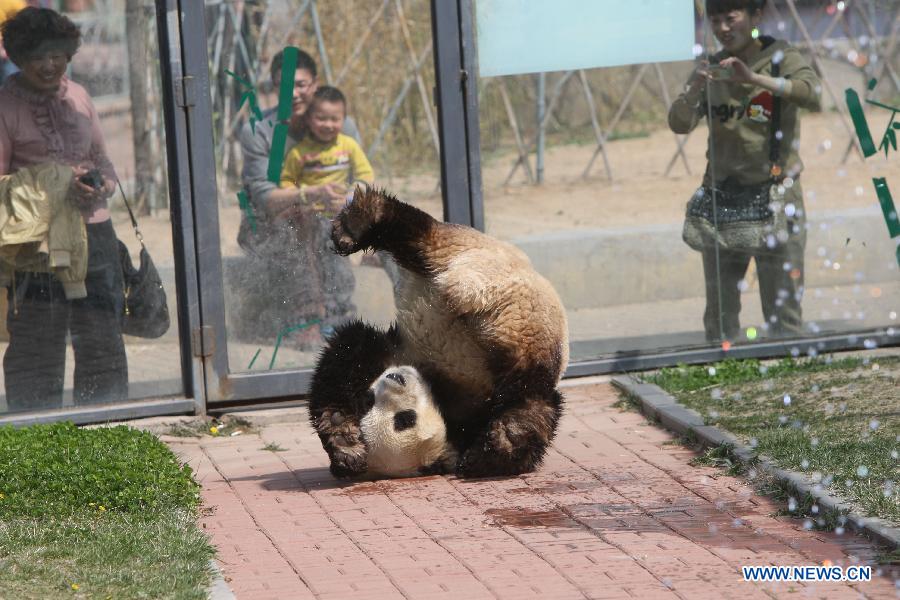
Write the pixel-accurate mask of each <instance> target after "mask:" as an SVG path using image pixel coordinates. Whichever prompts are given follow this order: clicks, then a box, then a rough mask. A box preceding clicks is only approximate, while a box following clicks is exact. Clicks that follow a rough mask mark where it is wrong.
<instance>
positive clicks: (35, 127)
mask: <svg viewBox="0 0 900 600" xmlns="http://www.w3.org/2000/svg"><path fill="white" fill-rule="evenodd" d="M41 4H42V5H44V4H47V3H41ZM53 4H54V5H55V4H56V3H53ZM60 4H61V5H62V6H55V8H61V9H62V14H63V15H66V17H67V18H68V19H70V20H71V21H72V22H74V23H75V24H76V25H77V26H78V27H79V28H80V36H81V37H80V39H81V43H80V47H78V48H77V52H75V54H74V56H72V57H71V61H69V62H68V63H67V52H66V50H65V48H66V45H65V41H64V40H63V41H62V42H61V41H60V40H59V39H56V38H53V39H50V40H49V41H51V42H52V43H51V44H50V46H49V48H50V49H49V50H48V46H47V45H40V44H39V43H38V42H39V40H37V39H27V40H25V44H24V50H23V54H20V55H19V56H17V57H13V56H10V59H11V60H10V61H9V62H6V63H5V64H3V65H2V69H0V70H2V72H3V74H4V76H5V79H6V80H5V82H4V87H3V90H2V91H0V98H2V103H3V108H2V110H0V113H2V116H0V119H2V120H3V121H4V125H5V127H4V128H3V131H4V132H5V133H4V134H3V135H2V136H0V137H2V139H0V147H2V150H0V156H2V160H0V175H3V178H2V181H3V184H2V185H4V186H9V187H5V188H4V191H5V192H6V193H7V195H6V196H5V200H6V209H5V210H6V214H5V215H4V218H5V219H8V220H7V221H6V227H4V232H5V233H4V240H3V245H2V249H3V260H2V261H0V262H2V266H3V272H4V276H5V277H6V280H5V284H6V285H8V287H7V294H4V295H3V300H2V302H3V304H4V307H3V311H4V315H6V319H4V320H3V325H2V332H0V348H2V352H3V354H4V369H3V375H2V377H3V395H2V396H0V413H16V412H20V411H26V410H36V409H52V408H64V407H73V406H74V407H86V406H97V405H103V404H110V403H121V402H125V401H129V400H136V399H143V398H160V397H164V396H172V395H181V394H183V393H184V389H183V383H182V366H181V356H180V350H179V348H180V344H179V331H178V324H177V319H176V298H175V276H174V273H175V261H174V258H173V245H172V225H171V221H170V219H169V198H168V179H167V173H166V141H165V132H164V125H165V124H164V122H163V116H162V115H163V113H162V108H161V107H162V104H161V102H162V101H161V96H162V94H161V84H160V68H161V65H160V61H159V58H158V56H159V53H158V50H157V31H156V19H155V14H154V10H153V6H152V4H151V5H146V4H145V3H142V4H141V7H142V8H141V9H140V10H135V11H129V12H128V14H127V15H126V10H125V1H124V0H95V1H93V2H65V3H60ZM51 37H52V36H51ZM48 39H49V38H48ZM45 41H46V40H45ZM57 42H58V43H60V44H61V45H59V44H57V45H56V46H54V43H57ZM14 58H15V60H12V59H14ZM17 62H18V67H21V71H22V72H19V73H15V72H16V71H19V69H18V68H17V67H16V64H17ZM23 72H26V73H27V72H31V73H35V72H37V73H40V77H44V78H45V79H46V83H48V84H49V87H47V86H44V87H43V88H42V87H41V85H42V84H41V83H40V81H38V83H35V80H34V79H26V78H25V73H23ZM63 75H65V77H64V78H63ZM60 82H61V83H60ZM11 123H12V124H14V127H10V124H11ZM54 165H60V166H59V167H58V170H55V169H57V167H54ZM73 167H77V168H78V170H77V173H78V174H84V173H85V172H87V171H90V169H94V168H96V169H97V170H98V173H99V175H100V177H101V180H100V182H99V183H97V186H98V188H97V190H94V189H92V188H91V187H88V188H81V189H79V190H76V191H75V192H71V193H70V191H69V189H68V187H67V184H68V182H69V181H70V180H71V178H72V176H71V173H72V168H73ZM54 173H55V175H52V174H54ZM31 177H33V178H34V179H33V180H31V179H28V178H31ZM54 177H57V178H56V179H54ZM116 179H118V181H119V182H121V185H122V190H124V194H125V195H126V196H127V197H128V201H129V202H130V204H131V207H132V208H133V210H134V212H135V215H136V217H137V221H138V223H139V227H140V229H141V232H142V234H143V239H144V243H145V244H146V247H147V249H148V251H149V254H150V255H151V256H152V258H153V261H154V263H155V265H156V267H157V269H158V272H159V275H160V278H161V280H162V283H163V287H164V290H165V294H166V296H167V304H168V307H169V310H170V314H171V323H170V325H169V327H168V329H167V330H166V331H165V333H164V334H163V335H161V336H158V337H152V338H151V337H135V336H132V335H128V334H124V335H123V334H122V330H123V328H124V330H126V331H132V332H133V331H135V330H134V329H133V328H132V327H130V326H129V325H128V324H127V322H128V318H129V317H128V316H126V315H125V311H126V310H128V308H127V307H128V306H129V304H128V300H127V298H126V297H125V294H126V291H127V290H126V289H125V287H126V286H125V280H124V277H123V274H122V271H121V267H120V256H119V252H120V249H119V247H118V243H117V242H116V238H118V239H119V240H121V242H122V243H124V246H125V247H126V248H127V252H128V255H129V257H130V259H131V260H132V261H133V263H134V266H135V268H137V267H138V266H139V265H140V260H141V259H140V256H139V252H140V250H141V244H140V242H139V241H138V239H137V236H136V234H135V231H134V229H133V228H132V225H131V222H130V219H129V217H128V212H127V210H126V208H125V204H124V202H123V196H122V192H120V191H119V189H118V188H117V186H116V185H115V181H116ZM29 181H33V185H34V186H36V187H33V188H28V185H29V183H28V182H29ZM60 182H61V183H60ZM27 189H31V190H32V193H31V195H29V194H26V193H25V190H27ZM85 190H87V191H85ZM17 194H20V195H17ZM29 198H31V199H33V200H34V202H35V203H31V200H29ZM69 200H71V201H72V203H70V202H69ZM57 201H59V204H56V202H57ZM41 202H43V203H45V204H44V206H46V205H47V204H46V203H49V204H51V205H52V206H54V208H53V212H52V215H53V216H52V220H51V221H50V224H49V230H48V227H47V224H46V221H44V222H43V223H44V225H41V224H40V223H41V221H40V219H38V220H37V221H35V222H34V223H32V225H33V227H32V226H31V225H29V227H31V228H30V230H29V231H30V234H29V235H27V236H23V237H16V236H15V235H12V236H11V235H10V232H12V231H14V230H15V227H14V226H13V223H15V222H18V223H29V219H30V218H31V216H33V215H37V214H39V213H40V210H38V209H36V208H35V211H36V212H34V213H31V212H30V211H31V209H32V208H34V207H37V206H39V205H40V203H41ZM57 206H59V207H60V208H59V209H57V208H56V207H57ZM76 206H77V207H79V208H80V210H79V208H73V207H76ZM30 215H31V216H30ZM60 219H61V221H60ZM61 232H63V233H61ZM65 232H69V233H65ZM13 272H14V274H13Z"/></svg>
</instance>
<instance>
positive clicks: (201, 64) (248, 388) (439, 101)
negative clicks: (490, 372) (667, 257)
mask: <svg viewBox="0 0 900 600" xmlns="http://www.w3.org/2000/svg"><path fill="white" fill-rule="evenodd" d="M155 2H156V18H157V24H158V27H157V30H158V35H159V48H160V63H161V65H162V74H161V76H162V79H161V81H162V86H163V90H162V92H163V109H164V113H165V125H166V139H167V153H166V154H167V156H166V159H167V162H168V168H169V182H168V183H169V192H170V197H171V218H172V233H173V244H174V256H175V278H176V290H177V320H178V326H179V349H180V352H181V368H182V373H181V381H182V383H183V387H184V396H183V397H172V398H157V399H148V400H138V401H133V402H127V403H121V404H118V405H98V406H95V407H75V408H67V409H59V410H51V411H41V412H34V413H14V414H11V415H4V416H2V417H0V424H5V423H10V424H15V425H28V424H34V423H44V422H51V421H58V420H62V419H67V420H71V421H73V422H75V423H79V424H80V423H90V422H98V421H111V420H121V419H129V418H139V417H146V416H156V415H164V414H184V413H195V414H205V413H206V411H207V410H211V411H221V410H224V409H225V408H232V407H236V406H240V405H241V404H244V405H250V404H253V403H257V402H261V401H262V402H267V403H271V404H277V403H279V402H281V403H284V402H289V401H291V400H295V399H297V398H298V397H300V396H303V395H305V394H306V393H307V392H308V390H309V385H310V382H311V379H312V372H311V370H310V369H302V370H290V371H288V370H285V371H274V372H259V373H242V372H238V373H229V372H228V356H227V336H226V328H225V309H226V306H225V296H224V278H223V275H224V269H223V260H222V256H221V245H220V239H219V238H220V230H219V220H218V210H219V208H218V207H219V203H218V189H217V185H216V170H215V147H214V144H213V132H212V114H211V105H210V99H209V94H208V93H207V90H208V89H209V85H210V75H209V71H208V68H209V67H208V64H209V63H208V57H207V48H206V36H205V35H196V32H205V31H206V25H205V10H204V9H205V7H204V3H203V2H197V1H196V0H155ZM430 10H431V19H432V35H433V44H434V61H435V82H436V84H435V90H434V93H435V97H434V101H435V104H436V106H437V113H438V127H439V137H440V166H441V184H442V185H441V188H442V202H443V210H444V219H445V220H446V221H449V222H453V223H461V224H465V225H470V226H472V227H475V228H476V229H479V230H482V231H483V230H484V201H483V195H482V180H481V164H480V159H481V155H480V135H479V114H478V86H477V63H476V60H477V56H476V39H475V21H474V2H473V0H431V4H430ZM190 32H193V33H194V34H193V35H192V34H191V33H190ZM219 340H221V342H220V341H219ZM867 342H868V344H867ZM872 342H874V344H875V345H877V346H878V347H884V346H893V345H900V335H898V333H897V332H893V333H891V332H889V331H888V330H887V329H886V328H879V329H870V330H862V331H857V332H851V333H845V334H839V335H838V334H829V335H824V336H820V337H815V338H803V339H796V340H787V341H777V342H776V341H764V342H760V343H755V344H750V345H746V346H745V345H737V346H734V347H732V348H731V349H730V350H729V351H727V352H726V351H724V350H722V349H721V348H717V347H705V348H698V347H694V348H682V349H660V350H659V351H658V352H635V353H623V354H621V355H617V356H611V357H602V358H598V359H595V360H584V361H578V362H575V363H572V364H570V365H569V367H568V369H567V370H566V372H565V375H564V377H566V378H571V377H584V376H589V375H598V374H607V373H614V372H621V371H634V370H644V369H652V368H658V367H662V366H670V365H674V364H677V363H703V362H711V361H716V360H722V359H724V358H770V357H778V356H786V355H791V354H797V355H806V354H807V353H809V352H810V350H811V349H815V350H816V351H817V352H819V353H822V352H834V351H840V350H853V349H862V348H866V347H868V346H870V345H871V343H872Z"/></svg>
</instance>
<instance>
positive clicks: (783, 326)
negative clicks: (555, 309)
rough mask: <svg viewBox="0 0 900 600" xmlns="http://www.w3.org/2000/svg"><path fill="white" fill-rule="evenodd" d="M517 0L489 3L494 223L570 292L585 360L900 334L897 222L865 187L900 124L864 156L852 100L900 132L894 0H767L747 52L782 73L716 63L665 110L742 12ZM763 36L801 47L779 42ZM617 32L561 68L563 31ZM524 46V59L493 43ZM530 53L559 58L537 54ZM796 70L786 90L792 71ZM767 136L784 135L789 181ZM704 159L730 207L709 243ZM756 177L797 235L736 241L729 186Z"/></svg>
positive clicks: (891, 177) (486, 99) (484, 21)
mask: <svg viewBox="0 0 900 600" xmlns="http://www.w3.org/2000/svg"><path fill="white" fill-rule="evenodd" d="M513 4H515V3H509V2H504V1H503V0H477V1H476V2H475V6H476V16H477V40H476V41H477V46H478V50H479V52H480V55H479V65H480V70H481V73H480V78H479V80H478V86H479V88H478V89H479V110H480V128H481V156H482V173H483V181H484V206H485V223H486V229H487V232H488V233H490V234H492V235H495V236H498V237H500V238H502V239H506V240H508V241H511V242H512V243H514V244H516V245H517V246H519V247H520V248H522V249H523V250H524V251H525V252H526V253H527V254H528V255H529V256H530V257H531V259H532V261H533V262H534V264H535V265H536V267H537V268H538V270H539V271H540V272H541V273H543V274H544V275H545V276H546V277H548V278H549V279H550V281H551V282H552V283H553V284H554V285H555V287H556V289H557V290H558V291H559V293H560V294H561V296H562V298H563V301H564V303H565V305H566V308H567V309H568V315H569V327H570V338H571V350H572V352H571V355H572V360H573V361H577V360H585V359H604V358H611V357H622V356H627V355H636V354H640V353H654V352H660V351H672V350H680V349H688V348H724V349H725V350H728V349H730V348H732V347H733V346H738V345H750V344H754V343H759V342H772V341H778V342H784V344H785V349H788V350H792V351H793V353H794V354H795V355H796V354H798V353H800V352H801V350H800V349H799V345H797V346H796V347H795V344H794V342H795V341H796V340H800V339H803V338H805V337H809V336H826V335H829V334H845V333H850V334H851V335H849V336H848V339H849V341H850V342H851V343H856V342H857V336H856V335H855V334H853V333H852V332H869V333H870V334H872V335H871V339H869V338H868V337H867V338H866V346H869V347H870V346H874V345H875V344H876V341H875V337H876V336H875V334H880V335H881V338H880V339H884V338H885V337H886V338H887V339H891V338H892V336H897V335H900V330H898V321H897V314H898V312H900V300H898V298H900V277H898V257H897V242H898V237H893V238H892V236H897V235H898V234H900V228H898V227H897V222H896V209H892V208H889V207H888V206H887V203H886V202H885V195H884V193H883V192H882V196H881V201H880V200H879V194H878V192H877V190H876V185H874V183H873V178H884V179H885V180H886V182H887V184H888V185H890V184H893V186H894V188H897V186H900V157H898V156H896V152H895V144H891V140H893V139H895V137H894V138H890V137H887V138H885V139H887V140H888V141H887V142H886V143H887V144H888V146H887V148H885V147H884V146H881V147H880V148H879V149H878V153H876V154H874V155H872V156H864V152H863V150H862V148H861V147H860V141H859V137H858V135H857V129H856V127H854V117H853V115H851V111H850V110H849V108H848V104H847V100H846V95H845V90H847V89H851V90H854V91H855V92H856V93H857V94H858V95H859V97H860V99H861V105H862V112H860V115H864V118H865V119H867V122H868V126H869V128H870V130H871V135H872V137H873V138H874V146H876V147H877V146H879V144H881V143H882V136H883V135H885V133H884V132H885V130H886V128H887V129H888V130H889V131H891V132H892V129H891V126H890V122H891V120H892V112H891V110H889V108H890V106H900V102H897V100H898V98H900V79H898V77H897V68H898V51H897V44H896V42H897V35H898V32H897V29H896V27H893V26H892V24H895V23H896V19H897V12H898V9H900V4H898V3H896V2H879V1H876V0H861V1H859V2H847V3H844V2H837V3H836V2H831V1H825V0H822V1H801V0H775V1H774V2H773V1H771V0H770V1H769V2H768V6H767V8H766V9H765V11H764V13H763V14H762V18H761V22H759V23H758V24H757V23H752V24H751V27H748V29H747V35H748V36H749V37H748V38H747V39H748V40H749V39H750V38H753V35H754V34H753V32H752V26H753V25H757V26H758V38H753V39H754V40H756V41H755V42H754V44H755V48H754V52H752V53H750V55H749V57H748V62H749V63H750V66H751V67H753V66H754V65H756V64H757V63H759V64H758V65H757V66H756V68H757V70H758V71H759V72H760V73H762V74H764V75H766V76H767V77H768V79H767V81H764V82H762V83H765V84H766V85H768V86H769V87H768V88H766V87H763V86H762V83H760V82H754V83H752V84H751V83H747V82H742V81H735V80H734V77H735V74H734V69H735V66H733V65H731V66H728V67H727V69H730V72H727V73H726V72H724V71H726V70H727V69H726V67H724V66H723V67H722V69H721V70H720V71H718V72H717V71H716V70H715V69H713V70H712V71H709V72H710V77H712V78H720V79H703V80H702V81H701V82H700V84H699V85H698V86H696V87H695V88H694V89H693V90H691V91H690V92H689V93H688V94H687V97H686V99H684V98H683V99H682V100H681V101H680V102H681V104H682V106H681V107H680V108H673V104H677V103H678V102H679V100H678V99H679V96H680V95H681V94H682V93H683V92H685V91H686V89H687V87H688V86H687V84H688V82H689V81H690V79H691V77H692V73H694V71H695V68H697V67H698V65H700V64H701V61H702V60H707V61H711V62H712V63H713V64H715V63H716V61H717V60H718V59H721V58H724V55H717V53H720V52H722V50H723V42H722V41H721V39H724V40H726V42H727V43H733V41H732V40H733V38H734V37H735V36H737V35H738V32H737V27H738V25H740V24H733V23H732V24H730V25H727V26H724V25H722V24H721V22H718V21H717V22H716V23H714V21H716V18H715V17H709V16H705V15H703V14H702V13H701V12H699V11H698V7H701V6H703V5H704V3H703V2H697V3H691V2H660V3H658V4H657V3H654V5H655V6H654V7H653V11H652V12H650V9H649V8H648V7H647V4H646V3H634V6H633V7H627V8H624V7H623V9H622V11H621V14H619V13H617V14H616V15H610V14H604V11H606V10H607V9H605V8H603V7H604V6H606V3H593V4H589V3H584V4H581V5H580V8H579V14H580V15H581V18H579V19H571V18H570V17H571V14H569V15H568V16H569V18H561V17H560V18H557V17H555V16H553V15H549V16H547V15H541V14H540V11H539V9H538V8H537V6H534V7H532V10H531V11H518V12H513V13H508V12H505V11H508V10H509V9H510V8H511V7H512V8H514V7H513ZM692 5H694V6H693V7H692ZM641 11H643V13H644V14H638V13H640V12H641ZM555 12H563V13H565V12H567V11H555ZM587 13H591V14H587ZM594 13H597V14H594ZM631 13H635V14H631ZM629 19H632V20H633V24H634V25H635V26H636V27H637V26H638V24H639V25H640V28H639V31H641V35H640V36H635V31H636V30H635V29H633V28H629V27H626V25H627V24H628V23H632V21H629ZM529 20H530V21H529ZM719 21H721V19H719ZM549 23H553V25H552V26H551V25H548V24H549ZM556 23H558V25H556ZM588 24H590V25H588ZM714 24H717V25H718V26H719V27H720V34H721V35H720V37H717V36H716V35H715V33H714V31H713V25H714ZM536 27H538V28H541V27H543V28H545V29H546V28H548V27H551V28H552V27H556V29H551V30H547V31H540V32H538V31H537V30H536V29H535V28H536ZM586 27H587V28H590V29H592V31H593V34H592V35H591V34H590V32H589V31H587V30H586V29H585V28H586ZM729 27H730V28H731V29H729ZM600 30H602V31H600ZM607 30H608V31H607ZM525 31H529V34H528V38H527V40H526V38H524V37H522V36H524V33H523V32H525ZM673 32H674V33H673ZM679 32H680V33H679ZM616 36H618V37H616ZM769 36H771V37H773V38H776V39H777V40H783V41H785V42H787V43H788V44H789V46H790V49H788V47H783V46H781V45H777V43H776V45H774V46H770V44H772V43H773V41H772V40H770V39H769ZM604 37H610V38H613V39H619V38H621V41H620V43H619V45H618V46H617V47H615V48H612V49H608V50H603V51H598V53H596V54H594V55H593V56H589V55H588V56H585V52H582V53H581V55H577V53H574V54H576V55H574V56H573V57H572V58H571V62H570V64H569V65H559V66H554V64H553V63H554V60H556V59H558V60H559V61H562V60H564V59H562V58H559V57H560V56H563V55H566V54H567V49H568V48H569V46H571V47H572V48H573V49H576V46H577V47H578V48H583V47H584V46H588V45H590V44H594V43H595V41H594V40H596V39H597V38H604ZM670 38H671V39H670ZM720 38H721V39H720ZM498 39H499V40H500V42H498ZM541 40H544V41H543V45H542V42H541ZM548 40H549V41H548ZM628 40H630V41H628ZM525 42H527V44H526V43H525ZM520 43H521V44H522V48H523V52H521V53H519V52H515V53H510V52H508V51H507V52H506V53H505V54H504V53H503V52H498V51H497V49H496V47H497V46H498V44H501V45H502V44H505V48H507V50H508V49H509V48H515V47H517V44H520ZM553 43H557V46H555V47H551V46H552V44H553ZM666 44H669V46H668V48H667V47H666ZM533 47H538V48H539V50H546V52H543V53H542V52H540V51H538V52H535V56H533V57H532V56H528V53H529V52H530V49H531V48H533ZM554 48H555V49H554ZM654 52H657V53H660V54H661V58H653V53H654ZM667 53H668V55H667ZM673 53H674V57H675V58H673V57H672V56H671V55H672V54H673ZM498 56H499V57H500V58H499V59H498V58H497V57H498ZM642 56H646V58H642ZM773 56H775V57H776V58H775V60H774V61H773V60H772V57H773ZM767 57H768V58H767ZM782 58H783V59H784V60H783V61H782ZM529 60H530V61H531V63H529ZM773 62H779V63H780V65H781V66H780V68H783V70H782V72H781V75H783V76H784V81H779V79H778V77H779V75H778V74H773V73H772V72H771V66H772V63H773ZM509 63H513V64H509ZM544 65H550V66H549V67H548V66H544ZM592 67H593V68H592ZM498 73H500V74H498ZM504 73H508V74H504ZM729 77H730V78H732V79H731V80H729V81H723V80H722V78H729ZM748 81H749V80H748ZM875 81H877V84H876V83H874V82H875ZM785 82H787V86H788V88H789V89H782V88H780V87H779V86H781V85H784V84H785ZM870 82H872V83H871V85H870ZM775 98H778V99H779V100H780V103H781V108H780V115H781V118H780V125H779V126H778V127H777V128H776V127H774V126H773V122H774V121H775V120H776V119H773V114H772V111H773V99H775ZM867 99H868V100H873V101H876V102H879V103H880V106H879V105H876V104H872V103H867ZM670 109H672V111H673V112H678V111H681V112H680V116H678V115H676V117H675V118H673V116H672V114H671V113H670ZM859 118H860V119H862V118H863V117H862V116H860V117H859ZM798 121H799V128H800V130H802V134H800V135H796V133H797V129H796V128H797V126H798ZM709 123H713V124H714V126H713V128H712V131H713V133H712V135H711V134H710V127H709V126H708V124H709ZM889 135H892V134H889ZM772 136H775V137H774V138H773V137H772ZM771 139H776V140H777V142H776V143H777V144H778V146H780V155H779V156H778V163H779V164H780V165H781V173H780V174H779V175H778V176H777V177H776V178H775V179H772V178H771V176H770V164H771V161H770V158H771V157H770V154H769V148H770V147H771V146H770V141H771ZM708 150H709V152H708V156H707V151H708ZM798 154H799V157H800V160H802V167H801V163H800V161H798V160H797V155H798ZM704 173H707V177H706V180H707V182H708V183H711V185H709V186H708V188H710V189H712V188H714V189H715V197H714V198H709V199H708V202H709V207H712V208H711V209H710V210H718V211H720V212H718V213H716V215H717V216H715V217H713V218H712V221H713V222H712V223H711V224H709V225H708V229H709V231H707V232H706V235H707V237H706V238H704V239H705V240H706V243H707V245H706V246H705V247H702V248H705V249H703V250H702V251H696V250H694V249H692V248H691V247H689V246H688V245H687V244H686V242H685V240H684V239H683V238H684V235H683V234H684V233H685V221H686V205H687V204H688V201H689V200H690V199H691V198H692V196H693V195H694V194H695V193H696V192H697V191H698V188H700V187H701V184H702V183H703V181H704ZM773 182H774V183H775V184H776V185H775V187H774V188H772V187H771V184H772V183H773ZM754 185H755V186H756V187H755V189H757V190H763V192H764V193H766V194H769V193H770V192H771V198H769V200H770V201H776V200H779V199H780V202H781V204H780V205H777V206H776V205H775V204H771V202H770V201H767V202H765V208H768V209H769V211H770V213H769V214H772V212H771V211H772V208H773V207H774V208H775V213H777V214H778V216H779V217H780V218H781V220H782V222H784V221H786V223H783V224H782V228H783V231H776V230H775V229H774V228H773V229H768V230H765V231H763V235H762V237H761V239H758V240H755V241H747V240H742V239H736V238H733V237H730V236H732V233H731V232H726V230H727V229H728V228H729V226H730V223H729V222H728V221H727V217H728V214H729V213H728V210H726V209H727V208H728V202H729V201H731V200H733V199H734V198H738V200H737V201H741V200H740V197H741V196H740V194H741V193H744V194H746V193H748V192H746V190H749V189H751V188H753V186H754ZM735 190H737V191H735ZM741 190H745V191H744V192H741ZM760 193H762V192H760ZM708 194H709V195H712V192H711V191H710V192H708ZM735 194H738V195H737V196H735ZM713 205H715V206H713ZM779 206H780V208H779ZM722 211H724V212H722ZM744 218H752V217H746V216H745V217H744ZM756 218H759V219H762V217H761V216H760V215H757V217H756ZM891 219H893V220H891ZM770 221H771V219H770V220H767V221H765V223H766V224H767V225H766V226H768V223H769V222H770ZM758 222H762V221H758ZM717 232H718V233H719V234H720V236H719V237H720V238H722V241H721V242H720V241H718V238H716V237H715V234H716V233H717ZM754 235H757V237H758V232H757V233H756V234H754ZM738 238H740V236H738ZM710 241H711V242H713V243H712V244H711V245H710V244H709V242H710ZM726 243H731V244H732V245H731V246H722V244H726ZM741 244H756V245H755V246H744V245H741ZM749 247H753V248H755V249H754V250H745V248H749ZM860 339H862V338H860ZM892 339H893V340H897V339H898V338H897V337H893V338H892ZM803 347H804V350H802V352H803V353H804V354H806V353H808V354H815V353H816V352H817V351H818V350H817V347H816V346H815V345H813V346H811V347H810V346H809V345H804V346H803ZM823 347H824V346H823Z"/></svg>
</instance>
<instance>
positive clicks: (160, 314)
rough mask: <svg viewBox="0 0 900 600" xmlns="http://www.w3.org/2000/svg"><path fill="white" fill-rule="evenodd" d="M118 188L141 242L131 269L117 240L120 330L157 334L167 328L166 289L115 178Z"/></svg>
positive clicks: (147, 335) (149, 335) (125, 249)
mask: <svg viewBox="0 0 900 600" xmlns="http://www.w3.org/2000/svg"><path fill="white" fill-rule="evenodd" d="M119 190H120V191H121V192H122V199H123V200H124V201H125V207H126V208H127V209H128V216H130V217H131V225H132V226H133V227H134V233H135V236H137V239H138V241H139V242H140V243H141V264H140V267H139V268H137V269H135V268H134V264H133V263H132V262H131V254H130V253H129V252H128V247H127V246H126V245H125V244H123V243H122V240H117V241H118V243H119V260H120V262H121V264H122V280H123V285H122V292H123V294H124V296H125V304H124V306H125V308H124V310H123V311H122V315H121V320H122V333H124V334H126V335H133V336H136V337H141V338H158V337H160V336H162V335H163V334H164V333H165V332H166V331H168V330H169V307H168V303H167V301H166V290H165V289H164V288H163V284H162V279H160V277H159V272H158V271H157V270H156V265H154V264H153V259H151V258H150V253H149V252H148V251H147V246H145V245H144V238H143V236H142V235H141V232H140V230H139V229H138V224H137V219H135V218H134V213H133V212H132V210H131V206H130V205H129V204H128V199H127V198H126V197H125V190H123V189H122V183H121V182H119Z"/></svg>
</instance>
